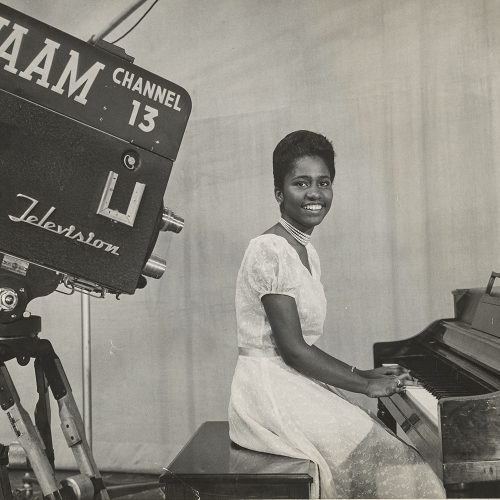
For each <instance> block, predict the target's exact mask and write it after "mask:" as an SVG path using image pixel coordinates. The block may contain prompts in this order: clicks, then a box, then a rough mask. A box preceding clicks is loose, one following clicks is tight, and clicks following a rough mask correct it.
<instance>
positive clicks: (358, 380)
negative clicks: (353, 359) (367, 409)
mask: <svg viewBox="0 0 500 500" xmlns="http://www.w3.org/2000/svg"><path fill="white" fill-rule="evenodd" d="M261 300H262V304H263V305H264V309H265V311H266V315H267V317H268V319H269V323H270V325H271V329H272V331H273V338H274V340H275V342H276V347H277V348H278V350H279V352H280V355H281V357H282V358H283V360H284V362H285V363H286V364H287V365H289V366H290V367H292V368H294V369H295V370H297V371H299V372H300V373H303V374H304V375H306V376H308V377H311V378H314V379H316V380H320V381H321V382H325V383H326V384H330V385H333V386H335V387H338V388H340V389H346V390H348V391H352V392H359V393H362V394H366V395H367V396H370V397H379V396H387V395H390V394H394V393H395V392H400V391H402V390H403V387H402V386H403V382H404V384H405V385H413V383H412V381H411V380H410V379H411V377H410V376H409V374H408V373H403V374H402V375H399V376H396V375H390V376H387V375H382V374H381V375H379V376H377V377H366V376H362V375H360V374H359V373H356V371H354V372H352V371H351V366H349V365H348V364H346V363H344V362H343V361H341V360H339V359H337V358H334V357H333V356H330V355H329V354H327V353H326V352H324V351H322V350H321V349H319V348H317V347H315V346H309V345H308V344H307V343H306V342H305V341H304V338H303V336H302V329H301V326H300V319H299V314H298V311H297V305H296V303H295V299H294V298H293V297H289V296H288V295H280V294H268V295H264V296H263V297H262V299H261ZM398 380H401V381H402V382H401V383H399V385H398Z"/></svg>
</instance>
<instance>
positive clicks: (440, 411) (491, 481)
mask: <svg viewBox="0 0 500 500" xmlns="http://www.w3.org/2000/svg"><path fill="white" fill-rule="evenodd" d="M497 277H500V274H498V273H492V276H491V278H490V281H489V283H488V286H487V287H486V288H477V289H465V290H455V291H454V292H453V296H454V305H455V317H454V318H449V319H441V320H438V321H435V322H433V323H432V324H431V325H429V326H428V327H427V328H426V329H425V330H423V331H422V332H420V333H419V334H417V335H415V336H414V337H411V338H409V339H406V340H401V341H395V342H379V343H376V344H375V345H374V349H373V353H374V360H375V366H381V365H382V364H389V363H398V364H400V365H401V366H404V367H406V368H408V369H409V370H410V371H411V374H412V375H413V376H414V377H415V378H417V379H418V380H419V382H420V383H421V387H418V388H411V387H408V388H407V389H406V391H405V393H401V394H394V395H393V396H391V397H385V398H380V399H379V403H378V404H379V413H378V415H379V417H380V419H381V420H382V421H383V422H384V423H385V424H386V425H388V426H389V427H390V428H391V429H392V430H394V431H395V430H396V429H397V428H398V427H399V428H400V430H402V431H403V432H404V433H406V435H407V437H408V439H409V440H410V441H411V443H412V444H413V445H414V446H415V447H416V448H417V449H418V451H419V452H420V454H421V455H422V456H423V458H424V459H425V460H426V461H427V462H428V463H429V464H430V465H431V467H432V468H433V469H434V471H435V472H436V474H437V475H438V476H439V477H440V478H441V479H442V481H443V484H444V486H445V487H446V489H447V492H448V494H449V496H455V494H456V493H455V491H457V490H461V492H462V493H461V495H460V496H468V494H469V493H470V495H473V496H481V494H482V493H483V492H484V494H485V495H486V496H490V497H491V496H494V497H500V288H493V284H494V280H495V278H497ZM467 490H470V492H469V493H467Z"/></svg>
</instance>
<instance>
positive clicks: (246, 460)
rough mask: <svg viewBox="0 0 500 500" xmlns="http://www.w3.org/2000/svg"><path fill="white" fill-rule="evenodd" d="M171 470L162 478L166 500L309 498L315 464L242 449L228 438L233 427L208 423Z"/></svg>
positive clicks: (221, 423)
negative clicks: (199, 499) (198, 499)
mask: <svg viewBox="0 0 500 500" xmlns="http://www.w3.org/2000/svg"><path fill="white" fill-rule="evenodd" d="M168 470H169V471H170V472H168V471H167V472H166V473H165V474H163V475H162V476H161V477H160V483H162V484H164V492H165V497H166V500H195V499H197V498H201V499H202V500H204V499H205V495H206V497H207V498H210V500H236V499H238V500H240V499H244V498H268V499H274V498H303V499H304V498H309V489H310V485H311V483H312V480H313V479H312V478H313V470H314V464H313V463H312V462H310V461H309V460H302V459H296V458H288V457H283V456H279V455H270V454H267V453H258V452H256V451H251V450H247V449H245V448H241V447H240V446H238V445H236V444H234V443H232V442H231V440H230V439H229V425H228V422H205V423H204V424H202V425H201V426H200V428H199V429H198V430H197V431H196V433H195V434H194V435H193V437H192V438H191V439H190V440H189V441H188V443H187V444H186V446H184V448H183V449H182V450H181V452H180V453H179V454H178V455H177V457H176V458H175V459H174V461H173V462H172V463H171V464H170V465H169V467H168ZM197 494H199V497H198V496H197Z"/></svg>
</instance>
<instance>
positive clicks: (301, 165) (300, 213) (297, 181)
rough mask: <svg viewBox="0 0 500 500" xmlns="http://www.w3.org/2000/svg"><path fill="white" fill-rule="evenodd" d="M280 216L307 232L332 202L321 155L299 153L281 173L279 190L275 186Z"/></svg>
mask: <svg viewBox="0 0 500 500" xmlns="http://www.w3.org/2000/svg"><path fill="white" fill-rule="evenodd" d="M275 196H276V200H277V201H278V203H279V204H280V206H281V212H282V213H281V215H282V217H283V218H284V219H285V220H287V221H288V222H290V224H293V225H294V226H295V227H296V228H297V229H300V230H301V231H303V232H305V233H308V234H310V233H311V232H312V230H313V228H314V226H317V225H318V224H320V223H321V221H322V220H323V219H324V218H325V215H326V214H327V213H328V211H329V210H330V207H331V205H332V197H333V191H332V181H331V179H330V171H329V170H328V167H327V166H326V163H325V161H324V160H323V158H321V157H319V156H303V157H302V158H299V159H298V160H296V161H295V164H294V166H293V167H292V169H291V170H290V172H288V173H287V174H286V176H285V179H284V182H283V191H281V190H279V189H275Z"/></svg>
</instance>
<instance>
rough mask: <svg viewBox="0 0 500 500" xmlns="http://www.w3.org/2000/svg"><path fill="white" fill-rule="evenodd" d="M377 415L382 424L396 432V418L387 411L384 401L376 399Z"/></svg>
mask: <svg viewBox="0 0 500 500" xmlns="http://www.w3.org/2000/svg"><path fill="white" fill-rule="evenodd" d="M377 417H378V418H379V419H380V420H381V421H382V423H383V424H385V425H386V426H387V427H388V428H389V429H390V430H391V431H392V432H394V434H396V432H397V430H396V427H397V424H396V420H395V419H394V417H393V416H392V415H391V414H390V413H389V411H388V410H387V408H386V407H385V405H384V403H382V401H380V399H379V400H378V411H377Z"/></svg>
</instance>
